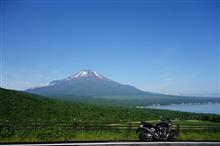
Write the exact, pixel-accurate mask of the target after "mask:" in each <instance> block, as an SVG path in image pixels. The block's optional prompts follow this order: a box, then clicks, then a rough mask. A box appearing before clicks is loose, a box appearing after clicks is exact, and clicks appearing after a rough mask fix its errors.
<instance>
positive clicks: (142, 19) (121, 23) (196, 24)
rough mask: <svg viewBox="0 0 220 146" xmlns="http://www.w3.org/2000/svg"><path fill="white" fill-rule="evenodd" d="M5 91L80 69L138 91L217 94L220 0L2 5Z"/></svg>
mask: <svg viewBox="0 0 220 146" xmlns="http://www.w3.org/2000/svg"><path fill="white" fill-rule="evenodd" d="M0 15H1V66H2V67H1V86H2V87H5V88H10V89H18V90H24V89H27V88H29V87H33V86H39V85H44V84H46V83H48V82H50V81H52V80H56V79H62V78H65V77H66V76H69V75H71V74H74V73H76V72H78V71H80V70H83V69H93V70H95V71H97V72H99V73H100V74H102V75H104V76H106V77H108V78H110V79H113V80H115V81H118V82H120V83H124V84H131V85H134V86H136V87H138V88H140V89H143V90H146V91H151V92H160V93H169V94H181V95H202V96H206V95H217V94H218V95H219V2H218V1H217V0H186V1H183V0H168V1H166V2H164V1H160V0H156V1H152V0H146V1H143V0H141V1H140V0H137V1H133V0H130V1H126V0H124V1H119V0H114V1H110V0H108V1H107V0H105V1H99V0H96V1H89V0H87V1H85V0H83V1H74V0H73V1H69V0H64V1H61V0H60V1H59V0H56V1H51V0H50V1H47V0H46V1H36V0H35V1H25V0H23V1H14V0H13V1H3V0H1V13H0Z"/></svg>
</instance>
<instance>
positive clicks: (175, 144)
mask: <svg viewBox="0 0 220 146" xmlns="http://www.w3.org/2000/svg"><path fill="white" fill-rule="evenodd" d="M6 145H7V146H52V145H53V146H60V145H64V146H68V145H72V146H85V145H91V146H94V145H97V146H99V145H106V146H110V145H132V146H135V145H137V146H139V145H149V146H150V145H152V146H158V145H160V146H162V145H169V146H178V145H181V146H184V145H187V146H188V145H195V146H198V145H200V146H202V145H209V146H210V145H213V146H214V145H215V146H220V142H98V143H97V142H96V143H91V142H90V143H51V144H6Z"/></svg>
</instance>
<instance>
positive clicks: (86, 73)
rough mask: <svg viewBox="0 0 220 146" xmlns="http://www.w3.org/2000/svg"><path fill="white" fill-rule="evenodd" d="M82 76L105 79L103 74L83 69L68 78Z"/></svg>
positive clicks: (80, 77)
mask: <svg viewBox="0 0 220 146" xmlns="http://www.w3.org/2000/svg"><path fill="white" fill-rule="evenodd" d="M82 78H94V79H105V77H103V76H102V75H100V74H98V73H97V72H95V71H92V70H82V71H80V72H78V73H76V74H74V75H72V76H69V77H67V78H66V80H72V79H82Z"/></svg>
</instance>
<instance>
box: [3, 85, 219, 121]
mask: <svg viewBox="0 0 220 146" xmlns="http://www.w3.org/2000/svg"><path fill="white" fill-rule="evenodd" d="M82 98H83V97H82ZM161 116H163V117H170V118H171V119H175V118H179V119H191V120H192V119H197V120H198V119H201V120H210V121H220V116H217V115H211V114H210V115H208V114H193V113H186V112H174V111H168V110H155V109H136V108H129V107H119V106H101V105H89V104H82V103H77V102H65V101H62V100H55V99H50V98H47V97H43V96H38V95H34V94H29V93H25V92H19V91H13V90H6V89H2V88H0V121H79V122H125V121H139V120H156V119H159V118H160V117H161Z"/></svg>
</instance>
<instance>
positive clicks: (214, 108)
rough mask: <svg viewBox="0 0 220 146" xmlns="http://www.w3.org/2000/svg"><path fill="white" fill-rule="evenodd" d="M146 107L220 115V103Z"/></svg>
mask: <svg viewBox="0 0 220 146" xmlns="http://www.w3.org/2000/svg"><path fill="white" fill-rule="evenodd" d="M145 108H153V109H168V110H174V111H184V112H194V113H210V114H218V115H220V103H205V104H172V105H152V106H146V107H145Z"/></svg>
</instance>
